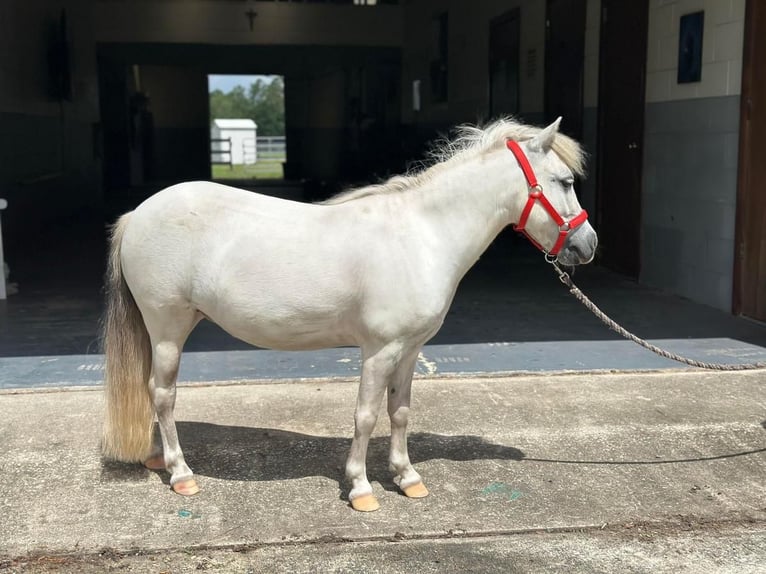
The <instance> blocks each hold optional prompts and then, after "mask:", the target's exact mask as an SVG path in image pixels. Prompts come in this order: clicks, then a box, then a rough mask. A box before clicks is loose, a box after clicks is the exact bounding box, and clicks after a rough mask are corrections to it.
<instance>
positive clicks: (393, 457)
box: [388, 351, 428, 498]
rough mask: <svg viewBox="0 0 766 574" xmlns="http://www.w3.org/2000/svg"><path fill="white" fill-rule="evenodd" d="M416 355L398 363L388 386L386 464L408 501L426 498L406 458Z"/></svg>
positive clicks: (422, 485)
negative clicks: (387, 460)
mask: <svg viewBox="0 0 766 574" xmlns="http://www.w3.org/2000/svg"><path fill="white" fill-rule="evenodd" d="M418 352H419V351H416V352H415V353H413V354H412V355H411V356H410V357H408V358H407V360H404V361H402V362H401V364H400V365H399V368H398V369H397V372H396V374H395V376H394V377H392V378H391V381H390V382H389V384H388V416H389V418H390V419H391V451H390V455H389V462H390V465H391V470H392V471H394V472H395V473H396V475H397V477H398V484H399V488H400V489H401V491H402V492H403V493H404V494H405V495H406V496H408V497H410V498H423V497H425V496H428V489H427V488H426V487H425V485H424V484H423V480H422V478H421V477H420V475H419V474H418V473H417V471H416V470H415V469H414V468H413V467H412V463H411V462H410V455H409V453H408V452H407V422H408V420H409V414H410V396H411V388H412V375H413V372H414V370H415V362H416V361H417V357H418Z"/></svg>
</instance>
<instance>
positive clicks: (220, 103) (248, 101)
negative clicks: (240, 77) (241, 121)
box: [210, 76, 285, 136]
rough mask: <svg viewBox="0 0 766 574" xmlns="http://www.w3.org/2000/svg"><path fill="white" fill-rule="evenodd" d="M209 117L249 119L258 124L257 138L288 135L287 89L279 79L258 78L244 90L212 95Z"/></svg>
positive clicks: (238, 88)
mask: <svg viewBox="0 0 766 574" xmlns="http://www.w3.org/2000/svg"><path fill="white" fill-rule="evenodd" d="M210 115H211V117H212V118H214V119H219V118H250V119H252V120H253V121H254V122H255V123H256V124H258V135H262V136H282V135H285V87H284V83H283V81H282V78H281V77H280V76H275V77H274V78H272V79H271V81H269V82H265V81H264V80H262V79H261V78H258V79H257V80H256V81H255V82H253V83H252V84H250V87H249V88H248V89H247V90H245V88H243V87H242V86H237V87H235V88H234V89H232V90H231V91H230V92H228V93H225V92H222V91H221V90H213V91H212V92H211V93H210Z"/></svg>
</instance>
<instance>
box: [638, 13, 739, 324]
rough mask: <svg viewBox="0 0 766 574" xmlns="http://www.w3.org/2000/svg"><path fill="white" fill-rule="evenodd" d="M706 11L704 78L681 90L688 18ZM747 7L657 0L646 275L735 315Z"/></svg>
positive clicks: (650, 281) (652, 33) (649, 89)
mask: <svg viewBox="0 0 766 574" xmlns="http://www.w3.org/2000/svg"><path fill="white" fill-rule="evenodd" d="M699 10H704V12H705V16H704V30H703V50H702V78H701V81H700V82H695V83H688V84H679V83H678V82H677V73H678V41H679V29H680V18H681V16H682V15H684V14H688V13H692V12H696V11H699ZM744 19H745V0H652V1H651V4H650V12H649V42H648V49H647V83H646V117H645V136H644V168H643V200H642V201H643V205H642V213H641V221H642V223H641V233H642V237H641V276H640V281H641V282H642V283H645V284H647V285H651V286H654V287H659V288H663V289H667V290H669V291H672V292H674V293H677V294H679V295H682V296H684V297H688V298H689V299H692V300H694V301H698V302H700V303H704V304H707V305H711V306H713V307H717V308H719V309H722V310H725V311H730V310H731V298H732V272H733V263H734V219H735V208H736V189H737V154H738V149H737V144H738V133H739V99H740V84H741V73H742V42H743V36H744Z"/></svg>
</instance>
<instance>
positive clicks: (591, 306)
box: [545, 254, 766, 371]
mask: <svg viewBox="0 0 766 574" xmlns="http://www.w3.org/2000/svg"><path fill="white" fill-rule="evenodd" d="M545 260H546V261H547V262H548V263H550V264H551V265H553V269H554V270H555V271H556V273H557V274H558V276H559V280H560V281H561V282H562V283H563V284H564V285H566V286H567V287H568V288H569V292H570V293H571V294H572V295H574V296H575V297H576V298H577V300H578V301H580V303H582V304H583V305H584V306H585V308H586V309H588V310H589V311H590V312H591V313H593V314H594V315H595V316H596V317H598V318H599V319H600V320H601V321H602V322H603V323H604V324H605V325H606V326H607V327H609V328H610V329H612V330H613V331H616V332H618V333H619V334H620V335H622V336H623V337H625V338H626V339H628V340H630V341H633V342H634V343H636V344H638V345H641V346H642V347H644V348H645V349H649V350H650V351H651V352H652V353H656V354H658V355H659V356H660V357H665V358H666V359H672V360H673V361H678V362H679V363H685V364H687V365H691V366H692V367H699V368H701V369H712V370H715V371H749V370H753V369H764V368H766V363H744V364H739V365H724V364H722V363H705V362H703V361H696V360H694V359H687V358H686V357H682V356H681V355H676V354H675V353H671V352H670V351H666V350H665V349H661V348H660V347H657V346H655V345H652V344H651V343H649V342H647V341H645V340H644V339H641V338H640V337H637V336H635V335H634V334H633V333H631V332H630V331H628V330H627V329H625V328H623V327H622V326H620V325H619V324H618V323H616V322H615V321H614V320H612V319H610V318H609V316H608V315H607V314H606V313H604V312H603V311H602V310H601V309H599V308H598V307H597V306H596V304H595V303H593V301H591V300H590V299H588V297H587V296H586V295H585V294H584V293H583V292H582V291H580V289H578V288H577V286H576V285H575V284H574V283H573V282H572V278H571V277H570V276H569V273H567V272H566V271H564V270H563V269H562V268H561V267H559V265H558V263H557V262H556V260H555V259H551V258H550V256H549V255H548V254H546V256H545Z"/></svg>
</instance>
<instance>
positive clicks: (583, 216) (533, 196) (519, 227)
mask: <svg viewBox="0 0 766 574" xmlns="http://www.w3.org/2000/svg"><path fill="white" fill-rule="evenodd" d="M506 146H507V147H508V149H509V150H511V152H513V155H514V157H515V158H516V161H518V162H519V167H521V171H522V172H524V177H525V178H526V180H527V185H528V186H529V198H528V199H527V204H526V205H525V206H524V209H523V210H522V212H521V217H520V218H519V222H518V223H517V224H516V225H514V226H513V229H514V230H515V231H520V232H521V233H523V234H524V235H526V236H527V239H529V240H530V241H531V242H532V243H533V244H534V246H535V247H537V248H538V249H539V250H540V251H542V252H543V253H545V254H546V255H551V256H554V257H555V256H557V255H558V253H559V251H560V250H561V248H562V246H563V245H564V242H565V241H566V239H567V235H569V233H571V232H572V231H574V230H575V229H577V228H578V227H579V226H581V225H582V224H583V223H585V221H586V220H587V219H588V212H587V211H585V210H584V209H583V210H582V211H581V212H580V213H579V214H577V215H576V216H574V217H573V218H572V219H570V220H569V221H566V220H565V219H564V218H563V217H561V215H560V214H559V212H558V211H556V208H555V207H553V205H552V204H551V202H550V201H548V198H547V197H545V195H544V194H543V186H542V185H540V184H539V183H538V182H537V177H535V171H534V170H533V169H532V166H531V165H530V163H529V160H528V159H527V156H526V155H524V151H523V150H522V149H521V146H520V145H519V144H518V143H517V142H515V141H513V140H508V141H507V142H506ZM537 201H539V202H540V204H541V205H542V206H543V208H544V209H545V211H547V212H548V215H550V216H551V218H553V221H555V222H556V225H558V226H559V236H558V239H556V243H555V244H554V245H553V248H552V249H551V250H550V251H546V250H545V249H544V248H543V246H542V245H540V244H539V243H538V242H537V241H535V239H534V238H533V237H532V236H531V235H530V234H529V233H528V232H527V230H526V229H525V227H526V225H527V219H529V214H530V213H532V208H533V207H534V206H535V202H537Z"/></svg>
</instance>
